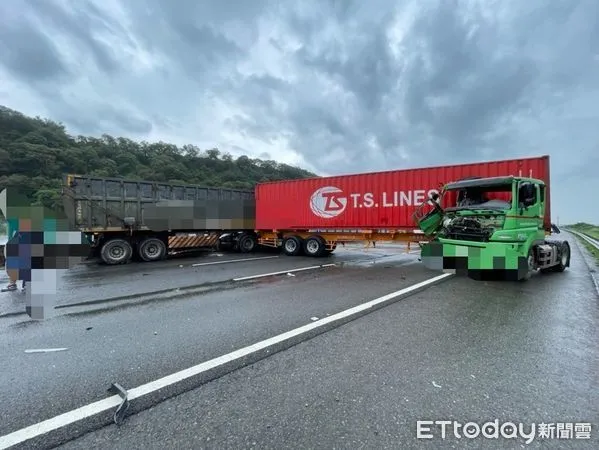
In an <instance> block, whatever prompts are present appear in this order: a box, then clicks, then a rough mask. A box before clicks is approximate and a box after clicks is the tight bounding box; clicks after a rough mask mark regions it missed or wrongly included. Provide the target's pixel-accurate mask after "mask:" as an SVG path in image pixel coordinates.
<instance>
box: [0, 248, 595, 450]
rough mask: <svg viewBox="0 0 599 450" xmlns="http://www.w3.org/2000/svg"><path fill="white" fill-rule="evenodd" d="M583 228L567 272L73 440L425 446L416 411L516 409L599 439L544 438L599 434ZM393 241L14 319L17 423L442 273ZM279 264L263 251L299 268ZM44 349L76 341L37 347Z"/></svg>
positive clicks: (445, 299) (8, 407) (7, 323)
mask: <svg viewBox="0 0 599 450" xmlns="http://www.w3.org/2000/svg"><path fill="white" fill-rule="evenodd" d="M571 242H572V256H573V257H572V267H571V268H570V269H569V270H567V271H566V272H564V273H561V274H559V273H556V274H548V275H542V274H538V275H536V276H534V277H533V278H532V279H531V280H530V281H529V282H527V283H506V282H476V281H472V280H468V279H463V278H453V279H450V280H449V281H446V282H444V283H443V284H441V285H439V286H435V287H431V288H429V289H427V290H425V291H423V292H421V293H419V294H416V295H414V296H411V297H408V298H406V299H403V300H401V301H399V302H397V303H395V304H392V305H390V306H388V307H386V308H384V309H381V310H378V311H375V312H372V313H371V314H369V315H367V316H364V317H362V318H360V319H357V320H355V321H353V322H350V323H348V324H346V325H343V326H341V327H340V328H337V329H335V330H332V331H329V332H327V333H325V334H323V335H320V336H317V337H315V338H313V339H311V340H308V341H306V342H303V343H301V344H299V345H297V346H295V347H293V348H291V349H288V350H286V351H283V352H280V353H277V354H275V355H273V356H270V357H269V358H267V359H265V360H262V361H260V362H257V363H255V364H253V365H251V366H248V367H246V368H242V369H240V370H237V371H235V372H232V373H230V374H228V375H225V376H223V377H221V378H219V379H218V380H215V381H213V382H210V383H207V384H205V385H203V386H201V387H199V388H197V389H195V390H192V391H190V392H187V393H185V394H182V395H180V396H178V397H176V398H173V399H170V400H167V401H165V402H162V403H160V404H157V405H156V406H154V407H153V408H151V409H148V410H146V411H143V412H141V413H139V414H136V415H133V416H130V417H128V418H127V421H126V424H125V425H123V426H121V427H120V428H117V427H115V426H108V427H105V428H103V429H100V430H98V431H96V432H92V433H89V434H87V435H86V436H84V437H82V438H79V439H77V440H74V441H71V442H69V443H67V444H65V445H64V446H63V447H64V448H73V449H75V448H77V449H79V448H123V449H125V448H127V449H128V448H180V447H181V448H277V449H279V448H414V447H417V446H418V447H420V446H423V445H424V444H425V443H424V442H423V441H421V440H420V441H419V440H417V439H416V438H415V430H416V420H427V419H428V420H452V419H453V420H458V421H460V422H461V423H462V424H463V423H465V422H468V421H474V422H478V423H481V424H482V423H483V422H485V421H487V420H494V419H499V420H500V422H503V421H511V422H514V423H519V422H522V423H523V424H524V425H525V427H526V428H529V427H530V424H531V423H539V422H543V421H544V422H548V423H555V422H590V423H591V424H592V426H593V429H592V438H593V441H592V442H589V441H578V440H549V441H547V440H544V442H542V443H543V444H545V445H547V444H549V446H551V447H552V448H597V443H598V441H597V438H598V437H599V428H598V427H599V389H598V388H597V383H598V382H599V346H598V345H597V342H598V338H599V306H598V305H599V297H598V295H597V292H596V291H595V289H594V286H593V283H592V279H591V276H590V273H589V267H588V266H587V264H586V262H585V261H584V260H583V259H582V253H581V252H583V251H584V249H581V247H580V246H579V245H577V244H575V243H574V240H573V239H571ZM340 253H341V252H340ZM390 253H392V251H390V250H385V249H384V248H383V249H377V250H375V251H372V250H371V253H370V254H366V252H348V253H347V254H345V255H341V254H340V255H337V256H336V257H335V258H339V262H340V263H341V262H342V260H343V262H345V264H340V266H339V267H335V268H327V269H322V270H319V271H315V272H305V273H301V274H299V273H298V274H297V275H296V276H294V277H292V276H281V277H274V278H267V279H264V280H262V281H259V282H253V283H249V284H247V283H240V284H235V283H224V284H223V289H221V290H218V291H211V292H207V293H206V294H204V295H197V296H191V297H187V298H177V299H171V300H163V301H160V302H149V303H146V304H141V305H140V304H137V305H135V304H126V303H121V302H115V306H114V308H111V309H108V310H101V309H98V310H92V309H91V308H90V309H88V310H87V311H86V310H85V309H83V310H81V309H77V310H76V311H75V312H74V313H73V315H69V314H71V313H68V314H66V315H62V316H59V317H57V318H55V319H52V320H51V321H48V322H45V323H43V324H41V323H32V322H27V321H24V320H23V319H22V318H19V317H18V316H15V317H6V318H4V319H2V320H1V321H0V333H2V337H0V339H2V340H3V341H5V342H8V346H4V347H3V348H2V350H0V355H1V356H2V359H3V361H5V362H6V364H5V367H8V368H9V370H8V371H6V370H5V371H3V373H2V374H0V383H2V385H3V386H8V389H3V390H2V393H1V395H0V410H3V411H10V414H8V415H5V416H4V420H3V422H2V424H1V425H0V427H1V428H0V435H2V434H5V433H6V432H10V431H14V430H15V429H17V428H19V427H22V426H25V425H29V424H31V423H33V422H35V421H38V420H41V419H45V418H48V417H52V416H54V415H56V414H59V413H62V412H65V411H67V410H69V409H71V408H74V407H77V406H82V405H83V404H85V403H89V402H91V401H93V400H97V399H99V398H103V397H105V396H106V394H105V389H106V388H107V386H108V385H109V384H110V383H111V382H114V381H118V382H119V383H121V384H123V385H124V386H126V387H134V386H137V385H139V384H142V383H144V382H147V381H150V380H153V379H156V378H158V377H160V376H162V375H164V374H167V373H172V372H174V371H176V370H179V369H181V368H185V367H189V366H191V365H193V364H197V363H198V362H201V361H204V360H207V359H209V358H211V357H214V356H218V355H222V354H224V353H227V352H229V351H232V350H234V349H237V348H240V347H242V346H245V345H248V344H251V343H253V342H257V341H259V340H261V339H265V338H267V337H270V336H273V335H275V334H278V333H280V332H282V331H287V330H290V329H292V328H295V327H298V326H301V325H304V324H306V323H309V322H310V320H311V318H312V317H324V316H326V315H327V314H334V313H335V312H339V311H341V310H344V309H346V308H348V307H351V306H355V305H357V304H360V303H362V302H364V301H367V300H371V299H373V298H375V297H378V296H380V295H384V294H387V293H389V292H392V291H395V290H397V289H401V288H402V287H406V286H409V285H412V284H414V283H416V282H418V281H421V280H423V279H426V278H429V277H431V276H432V275H434V273H431V272H429V271H426V270H424V269H423V268H422V267H421V266H420V265H419V264H418V263H417V260H416V256H415V255H395V256H391V257H388V258H382V259H379V260H378V263H377V264H372V261H373V259H376V258H375V257H376V256H377V255H378V256H383V255H385V254H390ZM357 260H360V262H357ZM269 261H272V260H264V261H263V262H262V263H260V264H261V265H262V264H273V266H276V267H277V268H275V269H274V270H283V269H284V267H283V263H282V261H281V260H275V261H273V262H272V263H271V262H269ZM283 261H285V262H286V261H287V260H283ZM352 261H353V262H352ZM326 262H329V261H326ZM330 262H334V261H333V260H331V261H330ZM168 263H169V264H171V262H170V261H169V262H168ZM300 263H301V261H298V265H299V266H302V265H304V264H300ZM305 263H306V264H305V265H312V264H314V260H312V259H308V260H307V261H305ZM240 264H243V263H236V264H235V268H233V265H230V266H228V265H223V266H228V267H229V269H227V270H231V272H229V273H228V274H227V275H226V276H227V277H229V278H233V277H234V276H240V274H241V276H243V274H244V273H246V272H243V268H242V266H241V265H240ZM254 264H257V262H256V263H254ZM273 266H270V265H268V266H267V267H269V268H268V269H267V270H264V272H268V271H270V268H272V267H273ZM178 269H181V268H179V267H178V265H173V267H172V268H171V269H170V270H169V271H167V272H166V273H163V276H165V277H170V276H173V277H174V276H175V275H174V274H175V273H176V272H178ZM247 270H253V268H252V269H247ZM179 271H180V270H179ZM247 273H249V272H247ZM258 273H260V272H258ZM171 274H173V275H171ZM135 276H139V277H143V275H135ZM223 276H224V275H223ZM98 278H102V277H101V276H98ZM229 278H225V279H229ZM225 286H228V287H226V288H225ZM88 328H89V329H88ZM40 346H42V347H53V346H57V347H68V348H69V350H67V351H64V352H59V353H52V354H33V355H28V354H27V355H26V354H24V353H23V352H24V349H26V348H35V347H40ZM21 405H26V406H27V408H23V406H21ZM539 441H543V440H542V439H538V438H537V440H536V442H535V443H533V444H531V445H529V446H527V445H525V444H524V443H523V442H521V441H517V442H509V441H506V440H502V439H499V440H496V441H489V440H485V439H482V438H478V439H474V440H467V441H466V440H465V439H461V440H458V439H456V438H454V437H450V438H448V439H446V440H442V439H441V438H440V437H439V433H438V432H437V436H436V438H435V439H432V440H431V441H429V442H426V444H427V446H428V447H431V448H441V447H442V448H446V447H453V448H462V447H468V448H489V447H493V446H495V447H497V448H520V447H531V448H539V443H540V442H539Z"/></svg>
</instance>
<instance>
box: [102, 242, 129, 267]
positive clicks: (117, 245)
mask: <svg viewBox="0 0 599 450" xmlns="http://www.w3.org/2000/svg"><path fill="white" fill-rule="evenodd" d="M132 255H133V248H132V247H131V244H130V243H129V242H127V241H126V240H125V239H112V240H110V241H108V242H106V243H105V244H104V245H103V246H102V250H101V251H100V257H101V258H102V261H104V263H106V264H108V265H111V266H113V265H116V264H127V263H128V262H129V261H130V260H131V256H132Z"/></svg>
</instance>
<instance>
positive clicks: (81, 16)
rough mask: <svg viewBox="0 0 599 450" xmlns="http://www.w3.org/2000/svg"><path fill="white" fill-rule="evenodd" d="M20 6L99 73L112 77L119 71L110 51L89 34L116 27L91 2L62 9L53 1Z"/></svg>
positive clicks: (67, 5)
mask: <svg viewBox="0 0 599 450" xmlns="http://www.w3.org/2000/svg"><path fill="white" fill-rule="evenodd" d="M24 3H25V4H26V5H27V7H28V8H29V9H30V10H31V11H32V12H33V13H34V14H35V15H36V16H37V17H38V19H40V20H42V21H43V23H45V24H47V25H49V26H52V27H53V28H54V30H55V32H58V33H61V34H62V33H64V34H65V35H66V36H68V37H69V38H70V40H71V42H72V43H73V44H74V45H77V46H80V47H82V49H83V51H84V52H86V53H88V54H90V55H91V56H92V57H93V59H94V61H95V63H96V65H97V66H98V68H99V69H100V70H102V71H104V72H106V74H108V75H114V74H115V73H116V72H117V71H119V70H120V69H121V65H120V63H119V61H118V60H117V59H116V58H115V56H114V53H113V51H112V49H111V48H110V47H108V46H107V45H106V44H105V43H103V42H102V41H100V40H98V38H97V37H95V36H94V35H92V34H91V32H94V33H115V32H117V31H119V29H120V26H119V24H118V23H114V21H113V20H111V19H110V18H109V17H107V16H106V15H105V14H103V13H102V12H100V10H99V9H98V8H97V7H96V6H94V5H93V4H92V3H89V2H87V1H81V2H74V3H66V4H63V5H62V6H61V4H60V3H59V2H55V1H54V2H53V1H32V0H29V1H26V2H24ZM49 38H50V39H51V37H49Z"/></svg>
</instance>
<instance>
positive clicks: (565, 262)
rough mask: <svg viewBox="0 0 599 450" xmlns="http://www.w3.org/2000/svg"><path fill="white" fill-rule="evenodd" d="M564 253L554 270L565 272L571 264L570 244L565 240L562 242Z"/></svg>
mask: <svg viewBox="0 0 599 450" xmlns="http://www.w3.org/2000/svg"><path fill="white" fill-rule="evenodd" d="M561 247H562V249H561V250H562V254H561V258H560V261H559V263H558V264H557V265H556V266H554V267H553V270H555V271H556V272H563V271H564V270H566V267H568V266H569V265H570V244H568V242H566V241H564V242H562V245H561Z"/></svg>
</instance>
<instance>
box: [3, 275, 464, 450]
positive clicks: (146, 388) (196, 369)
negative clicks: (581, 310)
mask: <svg viewBox="0 0 599 450" xmlns="http://www.w3.org/2000/svg"><path fill="white" fill-rule="evenodd" d="M319 267H320V266H319ZM452 275H453V274H451V273H444V274H442V275H438V276H436V277H433V278H429V279H428V280H424V281H421V282H420V283H416V284H414V285H412V286H409V287H407V288H404V289H400V290H398V291H395V292H392V293H390V294H387V295H384V296H382V297H379V298H376V299H374V300H371V301H369V302H366V303H362V304H361V305H358V306H355V307H353V308H349V309H346V310H345V311H342V312H340V313H337V314H333V315H332V316H328V317H325V318H323V319H321V320H318V321H316V322H312V323H309V324H307V325H304V326H301V327H299V328H295V329H294V330H291V331H287V332H285V333H282V334H279V335H277V336H274V337H271V338H269V339H265V340H263V341H260V342H257V343H255V344H253V345H249V346H247V347H244V348H241V349H239V350H235V351H234V352H231V353H228V354H226V355H222V356H219V357H217V358H214V359H211V360H209V361H205V362H203V363H200V364H198V365H195V366H193V367H190V368H188V369H184V370H181V371H179V372H175V373H173V374H171V375H167V376H165V377H163V378H159V379H158V380H155V381H151V382H149V383H146V384H142V385H141V386H138V387H136V388H134V389H131V390H129V391H128V393H129V396H128V398H129V400H134V399H136V398H140V397H143V396H144V395H147V394H150V393H152V392H155V391H157V390H159V389H163V388H165V387H167V386H170V385H173V384H176V383H179V382H181V381H183V380H185V379H187V378H191V377H193V376H196V375H199V374H201V373H203V372H206V371H208V370H212V369H214V368H216V367H219V366H222V365H224V364H226V363H229V362H231V361H235V360H236V359H240V358H243V357H245V356H247V355H250V354H252V353H255V352H257V351H260V350H263V349H265V348H267V347H271V346H274V345H277V344H279V343H281V342H284V341H286V340H288V339H290V338H293V337H296V336H299V335H302V334H304V333H307V332H309V331H312V330H314V329H316V328H319V327H322V326H324V325H327V324H329V323H331V322H336V321H338V320H341V319H345V318H347V317H350V316H353V315H356V314H358V313H360V312H362V311H364V310H367V309H369V308H372V307H374V306H376V305H378V304H381V303H384V302H387V301H389V300H392V299H394V298H396V297H399V296H401V295H405V294H409V293H410V292H413V291H416V290H417V289H420V288H422V287H426V286H428V285H430V284H433V283H436V282H437V281H440V280H443V279H445V278H448V277H451V276H452ZM120 403H121V398H120V397H119V396H118V395H113V396H111V397H108V398H105V399H104V400H100V401H97V402H94V403H90V404H89V405H85V406H82V407H81V408H77V409H74V410H72V411H69V412H67V413H64V414H61V415H59V416H56V417H53V418H51V419H47V420H44V421H43V422H39V423H36V424H34V425H30V426H28V427H26V428H22V429H20V430H17V431H15V432H13V433H10V434H7V435H5V436H1V437H0V449H5V448H8V447H10V446H13V445H17V444H20V443H23V442H26V441H28V440H29V439H33V438H35V437H38V436H42V435H44V434H46V433H48V432H50V431H54V430H58V429H60V428H62V427H65V426H67V425H70V424H73V423H75V422H78V421H80V420H83V419H86V418H88V417H92V416H95V415H96V414H100V413H102V412H105V411H108V410H110V409H112V408H116V407H117V406H118V405H120Z"/></svg>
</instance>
